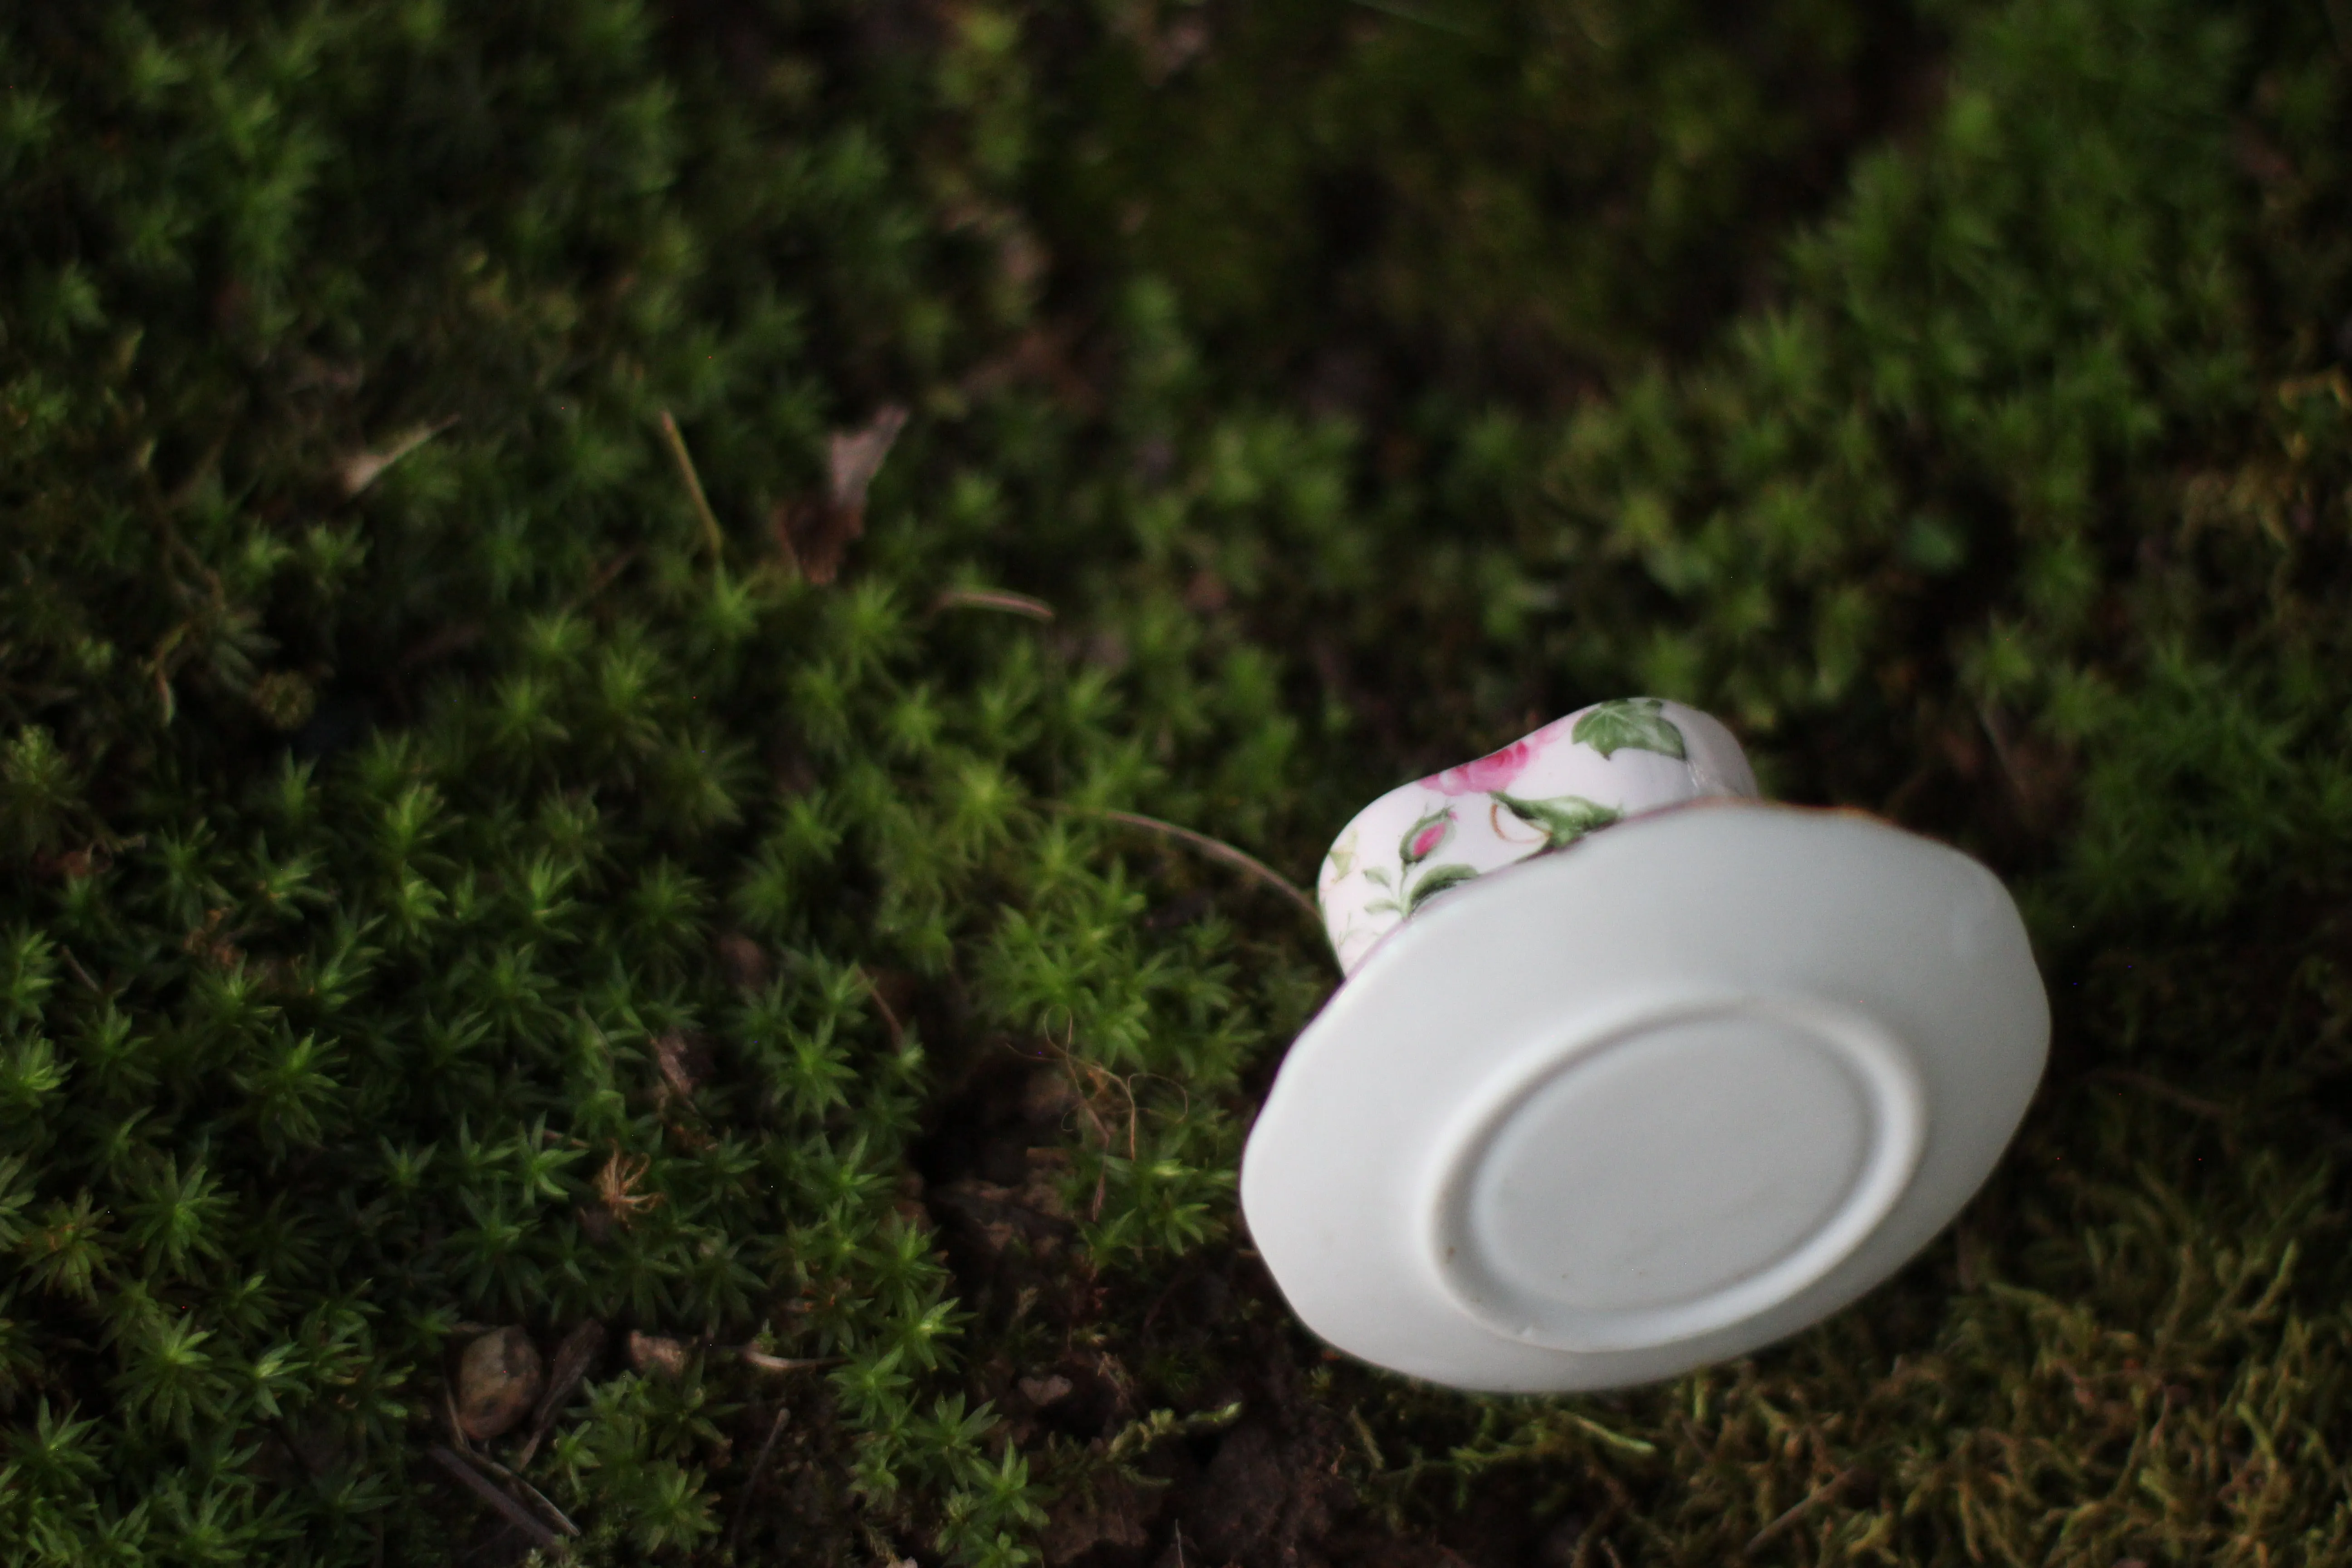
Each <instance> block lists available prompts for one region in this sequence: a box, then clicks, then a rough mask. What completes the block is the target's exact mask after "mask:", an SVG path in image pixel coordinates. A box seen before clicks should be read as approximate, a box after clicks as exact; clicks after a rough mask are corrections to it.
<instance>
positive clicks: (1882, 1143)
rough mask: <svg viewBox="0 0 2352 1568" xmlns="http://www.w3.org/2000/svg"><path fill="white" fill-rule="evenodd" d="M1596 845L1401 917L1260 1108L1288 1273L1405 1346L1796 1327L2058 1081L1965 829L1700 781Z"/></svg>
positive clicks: (1500, 872) (2000, 1141)
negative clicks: (1772, 800) (1936, 831)
mask: <svg viewBox="0 0 2352 1568" xmlns="http://www.w3.org/2000/svg"><path fill="white" fill-rule="evenodd" d="M1611 706H1622V705H1611ZM1659 708H1660V705H1657V704H1652V710H1653V711H1656V710H1659ZM1675 711H1676V712H1678V713H1680V714H1684V715H1687V714H1688V712H1689V710H1675ZM1574 717H1576V716H1574V715H1571V718H1574ZM1560 722H1561V723H1562V724H1563V725H1565V724H1567V723H1569V722H1570V721H1567V720H1563V721H1560ZM1685 722H1686V721H1685ZM1707 722H1708V723H1712V721H1707ZM1718 728H1719V727H1718ZM1538 733H1539V734H1540V733H1542V732H1541V731H1539V732H1538ZM1651 749H1652V750H1655V748H1651ZM1735 753H1736V748H1735ZM1504 754H1505V753H1497V756H1502V755H1504ZM1477 765H1478V764H1471V766H1473V767H1475V766H1477ZM1740 771H1741V772H1742V773H1744V763H1743V764H1742V766H1741V770H1740ZM1440 776H1441V777H1442V776H1444V775H1440ZM1741 782H1745V781H1744V780H1743V781H1741ZM1752 789H1753V784H1752V783H1748V784H1747V790H1752ZM1721 793H1723V792H1720V791H1718V792H1717V794H1718V795H1720V794H1721ZM1740 793H1743V794H1744V793H1746V792H1745V791H1742V792H1740ZM1384 798H1386V797H1384ZM1497 798H1501V799H1504V800H1505V802H1506V805H1509V804H1510V803H1511V802H1512V801H1513V800H1517V798H1518V797H1517V796H1497ZM1686 798H1690V797H1688V796H1687V794H1686ZM1369 809H1370V808H1368V810H1369ZM1519 817H1520V819H1527V818H1528V814H1527V813H1520V814H1519ZM1496 822H1497V825H1498V826H1499V827H1501V828H1509V827H1512V826H1514V824H1513V823H1512V822H1505V821H1504V820H1503V819H1502V816H1500V815H1499V814H1498V815H1497V816H1496ZM1538 825H1539V826H1540V825H1541V824H1540V821H1539V822H1538ZM1406 826H1407V827H1408V828H1412V829H1414V831H1415V832H1417V833H1418V834H1419V837H1420V839H1425V838H1427V837H1430V836H1431V835H1432V834H1433V832H1434V829H1433V828H1428V827H1416V826H1415V824H1407V825H1406ZM1569 839H1570V842H1569V844H1568V846H1567V847H1564V848H1562V849H1560V851H1559V852H1543V851H1541V850H1538V852H1535V853H1534V854H1533V858H1525V859H1521V860H1519V861H1518V862H1517V863H1515V864H1509V865H1505V866H1501V867H1498V868H1493V869H1483V868H1482V869H1481V870H1480V872H1479V874H1478V875H1477V876H1476V877H1475V880H1469V879H1465V882H1464V885H1462V886H1460V887H1458V888H1455V889H1448V890H1446V891H1445V893H1444V897H1443V898H1436V899H1433V900H1428V901H1427V902H1426V903H1425V905H1423V906H1420V907H1408V908H1406V909H1404V910H1402V911H1400V912H1399V915H1398V920H1397V921H1396V923H1395V924H1394V925H1393V926H1392V927H1391V928H1390V929H1386V930H1384V931H1381V933H1380V934H1379V936H1378V940H1377V941H1376V942H1372V943H1370V945H1369V946H1367V947H1365V948H1364V949H1363V950H1362V951H1361V952H1360V955H1359V958H1358V962H1357V964H1356V966H1355V968H1354V971H1353V973H1352V974H1351V977H1350V978H1349V980H1348V981H1347V983H1346V984H1343V985H1342V986H1341V987H1340V989H1339V992H1338V994H1336V995H1335V996H1334V997H1333V998H1332V1000H1331V1002H1330V1003H1329V1005H1328V1006H1326V1007H1325V1009H1324V1010H1323V1012H1322V1013H1321V1014H1320V1015H1319V1016H1318V1017H1317V1018H1316V1019H1315V1020H1314V1022H1313V1023H1312V1024H1310V1025H1309V1026H1308V1027H1307V1029H1306V1031H1305V1032H1304V1033H1303V1034H1301V1035H1300V1037H1299V1038H1298V1040H1297V1043H1296V1044H1295V1045H1294V1046H1293V1047H1291V1050H1290V1054H1289V1056H1288V1058H1286V1060H1285V1062H1284V1063H1283V1066H1282V1068H1281V1071H1280V1073H1279V1075H1278V1076H1277V1078H1276V1082H1275V1085H1274V1088H1273V1090H1272V1092H1271V1094H1270V1095H1269V1097H1268V1099H1267V1100H1266V1102H1265V1108H1264V1110H1262V1111H1261V1113H1260V1115H1259V1117H1258V1119H1257V1121H1256V1123H1255V1126H1254V1128H1253V1129H1252V1131H1251V1134H1250V1139H1249V1145H1248V1149H1247V1151H1246V1152H1245V1154H1244V1159H1243V1163H1242V1173H1241V1195H1242V1206H1243V1210H1244V1215H1245V1216H1246V1218H1247V1222H1248V1225H1249V1228H1250V1232H1251V1235H1252V1237H1253V1238H1254V1239H1255V1244H1256V1246H1257V1247H1258V1250H1259V1252H1260V1253H1261V1255H1262V1256H1263V1257H1264V1258H1265V1263H1266V1266H1267V1268H1269V1269H1270V1270H1271V1271H1272V1272H1273V1275H1274V1278H1275V1280H1276V1283H1277V1284H1278V1285H1279V1286H1280V1287H1281V1289H1282V1292H1283V1294H1284V1295H1285V1296H1286V1298H1287V1299H1288V1300H1289V1301H1290V1304H1291V1306H1292V1307H1293V1308H1294V1309H1295V1310H1297V1313H1298V1315H1299V1317H1300V1318H1301V1319H1302V1320H1303V1321H1305V1323H1306V1324H1307V1327H1308V1328H1310V1329H1312V1330H1313V1331H1315V1332H1317V1333H1318V1334H1319V1335H1321V1336H1322V1337H1323V1338H1324V1339H1326V1340H1328V1342H1331V1343H1332V1344H1333V1345H1336V1346H1338V1347H1339V1349H1341V1350H1343V1351H1346V1352H1350V1353H1352V1354H1354V1355H1357V1356H1360V1357H1361V1358H1362V1359H1364V1360H1366V1361H1369V1362H1372V1363H1377V1364H1379V1365H1381V1366H1384V1367H1389V1368H1391V1369H1393V1370H1395V1371H1398V1372H1402V1373H1410V1374H1412V1375H1414V1376H1417V1377H1423V1378H1428V1379H1431V1380H1433V1381H1435V1382H1439V1383H1444V1384H1454V1385H1456V1386H1459V1387H1464V1388H1472V1389H1486V1390H1496V1391H1538V1390H1551V1391H1566V1390H1577V1389H1593V1388H1604V1387H1613V1386H1622V1385H1626V1384H1639V1383H1645V1382H1650V1381H1654V1380H1656V1379H1661V1378H1666V1377H1671V1376H1674V1375H1675V1374H1677V1373H1683V1372H1685V1371H1687V1370H1689V1369H1691V1368H1693V1367H1696V1366H1699V1365H1702V1364H1705V1363H1709V1362H1714V1361H1718V1360H1722V1359H1726V1358H1728V1357H1732V1356H1736V1355H1739V1354H1741V1353H1744V1352H1748V1351H1751V1350H1754V1349H1757V1348H1759V1347H1760V1346H1762V1345H1765V1344H1767V1343H1769V1342H1772V1341H1775V1340H1778V1339H1780V1338H1782V1337H1784V1336H1786V1335H1788V1334H1790V1333H1793V1332H1795V1331H1798V1330H1800V1329H1801V1328H1803V1327H1805V1326H1807V1325H1809V1324H1811V1323H1812V1322H1814V1321H1818V1320H1820V1319H1822V1318H1823V1317H1825V1316H1827V1315H1828V1314H1830V1313H1832V1312H1833V1311H1835V1310H1838V1309H1839V1308H1841V1307H1843V1306H1844V1305H1845V1304H1846V1303H1848V1302H1850V1301H1852V1300H1854V1299H1855V1298H1856V1297H1858V1296H1860V1295H1861V1294H1862V1293H1863V1292H1864V1291H1865V1290H1867V1289H1870V1288H1871V1287H1872V1286H1873V1285H1874V1284H1876V1283H1877V1282H1879V1281H1880V1280H1882V1279H1885V1277H1886V1276H1887V1275H1889V1274H1891V1273H1893V1272H1894V1271H1895V1269H1896V1268H1899V1267H1901V1266H1902V1265H1903V1263H1904V1262H1906V1260H1907V1259H1909V1258H1911V1257H1912V1256H1914V1255H1915V1254H1916V1252H1917V1251H1918V1250H1919V1249H1920V1248H1921V1247H1924V1246H1925V1245H1926V1244H1927V1242H1928V1240H1929V1239H1930V1238H1931V1237H1934V1236H1935V1234H1936V1233H1937V1231H1938V1230H1939V1229H1941V1228H1942V1227H1943V1226H1945V1225H1946V1224H1947V1223H1948V1221H1950V1220H1951V1218H1952V1217H1953V1216H1954V1215H1956V1214H1957V1213H1958V1211H1959V1209H1960V1208H1961V1206H1962V1205H1964V1204H1966V1203H1967V1201H1968V1200H1969V1196H1970V1195H1971V1194H1973V1193H1974V1192H1975V1191H1976V1189H1977V1187H1978V1185H1979V1184H1980V1183H1981V1182H1982V1181H1983V1180H1984V1178H1985V1176H1986V1175H1987V1174H1988V1173H1990V1171H1991V1169H1992V1167H1993V1164H1994V1163H1995V1162H1996V1161H1997V1160H1998V1159H1999V1157H2000V1152H2001V1151H2002V1150H2003V1148H2004V1147H2006V1146H2007V1144H2008V1142H2009V1141H2010V1138H2011V1135H2012V1134H2013V1133H2014V1132H2015V1131H2016V1129H2017V1125H2018V1122H2019V1121H2020V1119H2021V1117H2022V1115H2023V1114H2024V1111H2025V1107H2026V1103H2027V1101H2028V1100H2030V1099H2031V1098H2032V1093H2033V1089H2034V1087H2035V1085H2036V1083H2037V1082H2038V1081H2039V1079H2040V1077H2041V1073H2042V1062H2043V1058H2044V1056H2045V1054H2046V1050H2047V1045H2048V1039H2049V1031H2050V1024H2049V1008H2048V1003H2047V1000H2046V998H2045V996H2044V994H2043V991H2042V981H2041V976H2040V974H2039V973H2038V972H2037V971H2036V969H2035V967H2034V963H2033V956H2032V951H2031V949H2030V947H2029V945H2028V942H2027V939H2026V934H2025V930H2024V927H2023V924H2022V922H2021V921H2020V919H2019V917H2018V913H2017V910H2016V906H2015V904H2014V903H2013V902H2012V901H2011V899H2010V897H2009V895H2008V893H2007V891H2006V890H2004V889H2003V888H2002V887H2001V885H2000V881H1999V880H1998V879H1996V878H1995V877H1994V876H1993V875H1992V873H1991V872H1990V871H1988V870H1987V869H1986V868H1984V867H1982V866H1980V865H1979V864H1978V863H1977V862H1976V861H1974V860H1972V859H1970V858H1968V857H1967V856H1965V855H1962V854H1960V853H1959V852H1958V851H1957V850H1954V849H1951V848H1948V847H1944V846H1942V845H1939V844H1936V843H1933V842H1931V841H1929V840H1927V839H1925V838H1921V837H1917V836H1916V835H1914V834H1910V833H1906V832H1905V831H1903V830H1901V829H1899V828H1896V827H1894V826H1889V825H1887V824H1885V823H1883V822H1879V821H1876V820H1874V819H1872V818H1869V817H1866V816H1861V815H1859V814H1853V813H1845V812H1832V811H1818V810H1809V809H1804V808H1799V807H1789V806H1777V805H1763V804H1760V803H1756V802H1753V801H1749V800H1743V799H1736V798H1733V799H1726V798H1714V799H1709V798H1706V797H1705V796H1704V795H1701V796H1698V797H1696V799H1695V801H1694V803H1693V804H1685V805H1670V806H1669V807H1668V808H1666V809H1657V810H1650V811H1648V812H1647V813H1646V814H1633V815H1627V816H1624V817H1623V819H1622V820H1617V819H1616V818H1615V816H1612V825H1608V826H1606V831H1592V832H1590V833H1589V834H1585V835H1581V836H1580V835H1570V836H1569ZM1344 841H1345V838H1344V836H1343V842H1344ZM1418 841H1419V839H1416V838H1414V837H1412V836H1410V835H1409V836H1408V837H1407V839H1406V851H1407V858H1411V855H1410V851H1411V848H1412V846H1413V844H1414V843H1416V842H1418ZM1424 858H1426V857H1424ZM1408 869H1410V868H1408ZM1328 878H1329V873H1328V869H1327V880H1328ZM1328 908H1329V906H1328V904H1327V909H1328ZM1408 916H1409V917H1410V918H1406V917H1408ZM1334 925H1335V939H1336V937H1337V936H1338V934H1339V931H1338V927H1339V916H1338V915H1336V914H1335V915H1334Z"/></svg>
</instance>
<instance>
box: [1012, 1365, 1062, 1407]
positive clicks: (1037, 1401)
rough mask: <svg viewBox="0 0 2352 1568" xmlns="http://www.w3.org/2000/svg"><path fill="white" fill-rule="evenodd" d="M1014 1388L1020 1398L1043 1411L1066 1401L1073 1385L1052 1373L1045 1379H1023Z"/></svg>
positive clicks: (1059, 1374)
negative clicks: (1018, 1391) (1019, 1391)
mask: <svg viewBox="0 0 2352 1568" xmlns="http://www.w3.org/2000/svg"><path fill="white" fill-rule="evenodd" d="M1015 1386H1017V1387H1018V1388H1019V1389H1020V1390H1021V1397H1022V1398H1024V1399H1025V1400H1027V1401H1028V1402H1029V1403H1030V1404H1032V1405H1035V1406H1036V1407H1037V1408H1038V1409H1040V1410H1043V1409H1045V1407H1046V1406H1047V1405H1054V1404H1057V1403H1059V1402H1060V1401H1062V1400H1065V1399H1067V1398H1068V1397H1069V1396H1070V1390H1071V1388H1072V1387H1073V1386H1075V1385H1074V1384H1072V1383H1071V1382H1070V1380H1069V1379H1068V1378H1066V1377H1064V1376H1063V1375H1062V1374H1061V1373H1052V1374H1051V1375H1049V1376H1045V1377H1024V1378H1023V1379H1022V1380H1021V1381H1020V1383H1019V1384H1016V1385H1015Z"/></svg>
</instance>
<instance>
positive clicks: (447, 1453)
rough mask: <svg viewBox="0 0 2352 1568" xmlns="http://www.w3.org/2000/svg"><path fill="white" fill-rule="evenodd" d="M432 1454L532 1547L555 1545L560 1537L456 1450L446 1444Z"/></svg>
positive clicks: (543, 1547)
mask: <svg viewBox="0 0 2352 1568" xmlns="http://www.w3.org/2000/svg"><path fill="white" fill-rule="evenodd" d="M431 1452H432V1455H433V1458H434V1460H435V1462H436V1463H437V1464H438V1465H440V1467H441V1468H443V1469H445V1470H446V1471H448V1472H449V1473H450V1474H451V1475H453V1476H455V1477H457V1479H459V1480H460V1481H463V1482H464V1483H465V1484H466V1486H467V1489H470V1490H471V1491H472V1492H473V1494H474V1495H475V1496H476V1497H478V1498H480V1499H481V1500H483V1501H484V1502H486V1503H488V1504H489V1505H490V1506H491V1507H492V1508H494V1509H496V1510H499V1513H501V1514H503V1515H505V1516H506V1521H507V1522H508V1523H509V1524H511V1525H513V1526H514V1527H515V1528H516V1529H517V1530H520V1531H522V1532H523V1534H525V1535H527V1536H529V1537H530V1542H531V1544H532V1545H534V1546H537V1547H539V1548H541V1550H545V1549H546V1548H548V1547H551V1546H553V1545H554V1544H555V1543H556V1542H557V1540H558V1539H559V1537H558V1536H557V1535H556V1533H555V1531H551V1530H550V1529H548V1528H547V1526H546V1525H544V1524H541V1522H540V1521H539V1520H538V1519H537V1518H536V1517H535V1516H534V1515H533V1514H532V1513H531V1511H530V1510H529V1509H527V1508H525V1507H523V1506H522V1504H520V1503H519V1502H517V1501H515V1500H514V1499H512V1498H510V1497H509V1496H508V1495H507V1493H506V1490H505V1489H504V1488H502V1487H500V1486H499V1485H498V1484H497V1483H496V1482H494V1481H492V1480H491V1479H490V1478H489V1477H488V1476H486V1475H484V1474H482V1473H481V1472H480V1471H479V1470H478V1469H476V1468H474V1467H473V1466H471V1465H469V1464H467V1462H466V1461H465V1459H464V1458H461V1457H459V1455H458V1453H457V1450H456V1449H455V1448H452V1447H449V1446H448V1445H447V1444H446V1443H436V1444H434V1445H433V1447H432V1449H431ZM574 1533H577V1532H576V1531H575V1532H574Z"/></svg>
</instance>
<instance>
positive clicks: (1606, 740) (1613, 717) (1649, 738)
mask: <svg viewBox="0 0 2352 1568" xmlns="http://www.w3.org/2000/svg"><path fill="white" fill-rule="evenodd" d="M1665 707H1666V705H1665V704H1664V702H1661V701H1659V700H1658V699H1656V698H1654V697H1625V698H1620V699H1619V700H1616V701H1614V702H1603V703H1601V705H1600V706H1599V707H1597V708H1595V709H1594V710H1592V711H1591V712H1590V713H1587V714H1586V715H1585V716H1584V717H1583V718H1581V719H1579V720H1578V721H1576V728H1575V729H1574V730H1573V731H1570V733H1569V739H1570V740H1571V741H1575V742H1580V743H1581V744H1583V745H1587V746H1590V747H1591V748H1592V749H1593V750H1594V751H1596V752H1600V753H1601V755H1602V756H1604V757H1611V756H1614V755H1616V754H1617V753H1618V752H1622V751H1624V750H1626V749H1628V748H1631V749H1632V750H1634V751H1637V752H1657V753H1658V754H1659V755H1661V756H1667V757H1687V756H1689V755H1690V752H1688V751H1687V750H1685V748H1684V746H1683V732H1682V731H1680V730H1678V729H1676V728H1675V721H1673V720H1671V719H1669V718H1667V717H1666V714H1665Z"/></svg>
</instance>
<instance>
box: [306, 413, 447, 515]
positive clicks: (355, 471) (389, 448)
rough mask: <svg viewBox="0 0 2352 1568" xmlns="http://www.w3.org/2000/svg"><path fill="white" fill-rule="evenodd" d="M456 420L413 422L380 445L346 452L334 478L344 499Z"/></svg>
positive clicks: (370, 482) (366, 485)
mask: <svg viewBox="0 0 2352 1568" xmlns="http://www.w3.org/2000/svg"><path fill="white" fill-rule="evenodd" d="M456 423H457V420H456V419H455V418H454V417H453V418H448V419H444V420H441V421H440V422H439V423H437V424H433V425H416V426H410V427H409V428H408V429H405V430H404V431H402V432H401V433H400V434H399V435H397V436H394V437H393V438H392V439H391V440H389V441H387V442H385V443H384V444H383V447H381V448H380V449H377V450H374V451H370V450H366V449H364V448H363V449H362V450H360V451H356V452H348V453H346V454H344V455H343V457H342V458H340V459H338V460H337V461H336V464H335V481H336V483H337V484H338V485H340V486H341V489H342V492H343V495H344V497H345V499H347V500H348V499H349V498H351V497H352V496H355V495H357V494H359V493H360V492H361V491H362V490H363V489H367V488H368V486H370V485H372V484H373V483H375V481H376V479H377V476H379V475H381V474H382V473H383V471H384V470H385V469H386V468H390V467H392V466H393V465H394V463H397V462H398V461H400V459H401V458H405V457H406V456H408V454H409V453H411V452H414V451H415V450H416V448H417V447H422V446H423V445H425V442H427V441H430V440H431V439H433V437H436V436H438V435H439V434H441V432H442V431H444V430H446V429H447V428H449V426H452V425H455V424H456Z"/></svg>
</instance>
